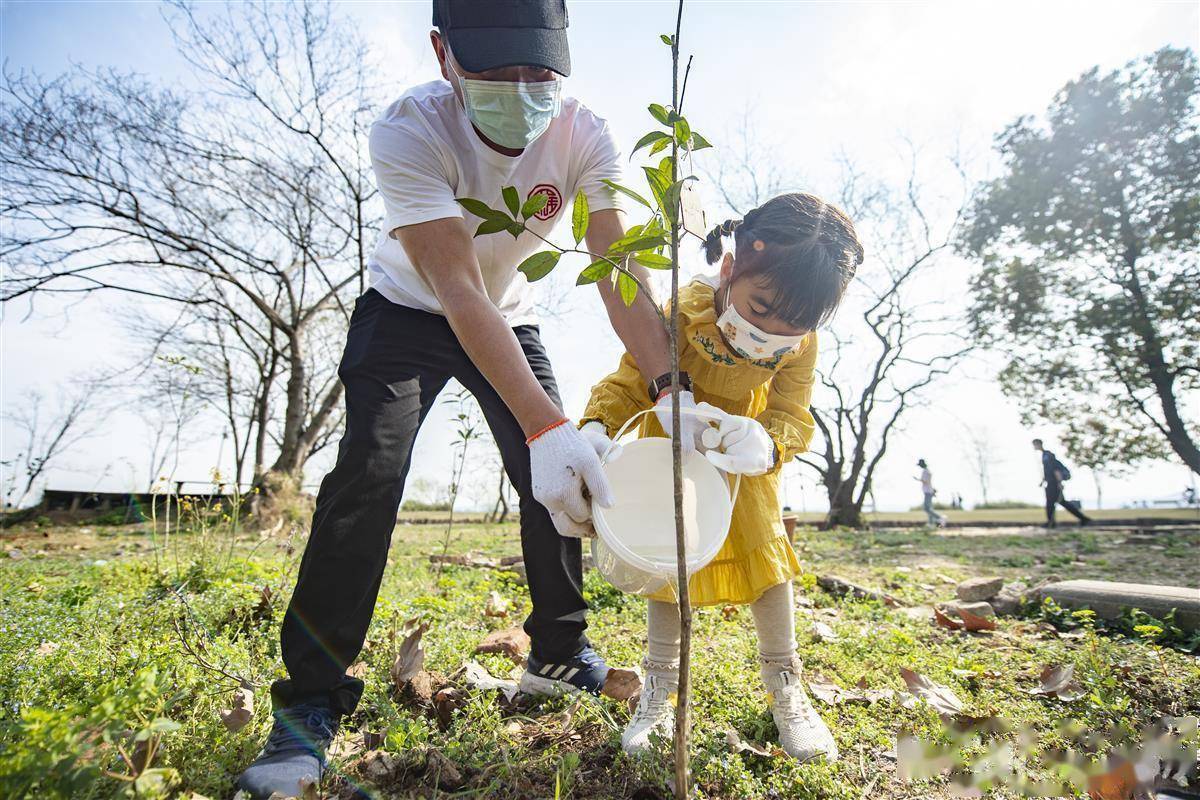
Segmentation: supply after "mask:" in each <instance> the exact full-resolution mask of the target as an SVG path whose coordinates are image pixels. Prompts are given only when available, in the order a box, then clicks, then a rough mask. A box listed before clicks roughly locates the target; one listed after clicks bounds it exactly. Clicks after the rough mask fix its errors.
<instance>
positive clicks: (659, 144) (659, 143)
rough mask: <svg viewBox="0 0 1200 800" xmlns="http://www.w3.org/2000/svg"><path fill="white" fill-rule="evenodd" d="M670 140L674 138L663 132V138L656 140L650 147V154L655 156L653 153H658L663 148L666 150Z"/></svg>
mask: <svg viewBox="0 0 1200 800" xmlns="http://www.w3.org/2000/svg"><path fill="white" fill-rule="evenodd" d="M672 141H674V140H673V139H672V138H671V137H670V136H667V135H666V134H665V133H664V134H663V138H661V139H659V140H658V141H657V142H655V143H654V146H653V147H651V148H650V155H652V156H655V155H658V154H659V153H661V152H662V151H663V150H666V149H667V148H668V147H670V146H671V142H672Z"/></svg>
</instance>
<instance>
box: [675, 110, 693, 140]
mask: <svg viewBox="0 0 1200 800" xmlns="http://www.w3.org/2000/svg"><path fill="white" fill-rule="evenodd" d="M691 138H692V126H691V125H688V121H687V120H686V119H684V118H683V117H680V118H679V119H677V120H675V141H677V142H679V146H680V147H687V143H688V141H689V140H690V139H691Z"/></svg>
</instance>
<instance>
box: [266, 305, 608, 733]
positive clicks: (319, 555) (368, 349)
mask: <svg viewBox="0 0 1200 800" xmlns="http://www.w3.org/2000/svg"><path fill="white" fill-rule="evenodd" d="M514 332H515V333H516V335H517V339H518V340H519V341H520V343H521V348H522V349H523V350H524V352H525V358H526V360H528V362H529V366H530V367H531V368H532V369H533V373H534V375H535V376H537V379H538V381H539V382H540V383H541V384H542V387H543V388H544V389H545V390H546V392H547V393H548V394H549V395H550V397H551V398H552V399H553V400H554V401H555V402H556V403H559V405H561V402H560V400H559V397H558V387H557V386H556V385H555V383H554V375H553V373H552V372H551V370H550V361H549V359H548V358H547V357H546V351H545V349H544V348H543V347H542V342H541V338H540V336H539V333H538V329H537V327H536V326H532V325H523V326H520V327H518V328H516V329H514ZM338 374H339V376H340V377H341V379H342V383H343V384H344V385H345V387H346V432H345V434H344V435H343V436H342V441H341V443H340V445H339V446H338V456H337V463H336V464H335V466H334V468H333V470H332V471H331V472H330V473H329V474H328V475H326V476H325V480H324V481H322V483H321V489H320V492H319V493H318V494H317V506H316V512H315V513H314V514H313V521H312V532H311V534H310V535H309V539H308V546H307V547H306V548H305V550H304V557H303V559H302V560H301V562H300V574H299V576H298V578H297V581H296V589H295V592H294V593H293V594H292V601H291V604H290V605H289V606H288V610H287V613H286V615H285V616H284V620H283V630H282V633H281V636H280V641H281V645H282V652H283V663H284V665H285V666H286V667H287V670H288V674H289V676H290V679H289V680H284V681H277V682H276V683H275V685H274V686H273V687H272V696H273V698H274V700H275V703H276V706H287V705H291V704H294V703H299V702H327V703H328V704H329V705H330V707H331V708H333V709H334V710H335V711H336V712H338V713H341V714H348V713H350V712H351V711H353V709H354V707H355V706H356V705H357V703H358V700H359V697H360V696H361V695H362V689H363V685H362V682H361V681H359V680H357V679H354V678H349V677H347V676H346V674H345V673H346V668H347V667H348V666H349V665H350V664H351V663H352V662H353V661H354V659H355V658H356V657H357V656H358V653H359V651H360V650H361V649H362V645H363V641H364V639H365V638H366V635H367V627H368V626H369V624H370V622H371V615H372V613H373V612H374V609H375V599H376V595H377V594H378V592H379V585H380V582H381V580H382V578H383V568H384V565H385V564H386V560H387V553H388V547H389V545H390V543H391V537H392V529H393V528H394V527H395V526H396V512H397V510H398V509H399V507H400V500H401V496H402V494H403V490H404V480H405V477H406V476H407V474H408V468H409V464H410V461H411V457H412V449H413V441H414V440H415V439H416V436H417V430H418V429H419V428H420V426H421V422H422V421H423V420H424V419H425V416H426V414H428V413H429V409H430V408H431V407H432V406H433V403H434V401H435V400H436V398H437V395H438V393H439V392H440V391H441V390H442V388H443V387H444V386H445V385H446V383H447V382H448V381H449V380H450V378H456V379H457V380H458V382H459V383H461V384H462V385H463V386H464V387H466V388H467V389H468V390H469V391H470V392H471V393H472V394H473V395H474V396H475V399H476V400H477V401H478V402H479V405H480V407H481V408H482V409H483V415H484V418H485V419H486V420H487V423H488V427H489V428H491V431H492V436H493V437H494V438H495V440H496V446H497V447H498V448H499V450H500V456H501V459H502V460H503V462H504V469H505V472H507V473H508V477H509V480H510V481H511V482H512V485H513V486H514V487H515V488H516V490H517V493H518V494H519V495H520V498H521V504H520V507H521V550H522V552H523V553H524V557H525V567H526V574H527V577H528V581H529V594H530V598H531V599H532V601H533V612H532V613H531V614H530V616H529V618H528V619H526V620H525V631H526V632H527V633H528V634H529V636H530V637H531V639H532V640H533V644H532V648H533V652H534V655H536V656H537V658H539V659H541V660H544V661H560V660H564V659H567V658H569V657H570V656H572V655H574V654H575V653H577V652H578V651H579V649H580V648H581V647H583V646H585V645H586V644H587V639H586V638H585V636H584V628H586V627H587V623H586V622H585V620H584V614H585V612H586V610H587V604H586V603H585V602H584V599H583V591H582V589H583V568H582V562H581V554H580V540H578V539H572V538H564V537H562V536H559V535H558V532H557V531H556V530H555V528H554V524H553V523H552V522H551V521H550V515H549V514H548V513H547V511H546V509H545V508H544V507H543V506H542V505H541V504H540V503H538V502H537V501H536V500H534V499H533V492H532V491H531V478H530V469H529V448H528V447H527V446H526V444H525V435H524V433H523V432H522V430H521V427H520V425H518V424H517V420H516V418H514V417H513V415H512V412H510V411H509V410H508V407H507V406H506V405H505V404H504V401H503V400H501V399H500V396H499V395H498V394H497V393H496V391H495V389H493V388H492V386H491V384H490V383H488V381H487V379H486V378H484V377H483V375H482V374H481V373H480V372H479V370H478V369H476V368H475V365H474V364H473V363H471V359H470V358H468V357H467V354H466V352H465V351H464V350H463V349H462V346H461V345H460V344H459V342H458V338H457V337H456V336H455V335H454V332H453V331H452V330H451V328H450V324H449V323H448V322H447V321H446V319H445V317H442V316H440V315H437V314H430V313H426V312H424V311H417V310H415V309H411V308H406V307H404V306H399V305H396V304H394V303H392V302H390V301H389V300H387V299H386V298H384V297H383V296H382V295H380V294H379V293H378V292H376V291H374V290H371V291H368V292H367V293H366V294H364V295H363V296H362V297H360V298H359V300H358V303H357V304H356V305H355V308H354V314H353V316H352V317H351V320H350V331H349V335H348V336H347V339H346V351H345V354H344V355H343V356H342V363H341V366H340V368H339V370H338ZM431 544H432V543H431Z"/></svg>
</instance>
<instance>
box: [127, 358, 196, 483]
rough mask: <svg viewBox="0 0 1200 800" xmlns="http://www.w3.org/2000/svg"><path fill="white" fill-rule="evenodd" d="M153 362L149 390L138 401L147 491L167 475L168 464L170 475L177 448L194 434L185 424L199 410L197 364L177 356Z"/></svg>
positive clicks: (172, 471)
mask: <svg viewBox="0 0 1200 800" xmlns="http://www.w3.org/2000/svg"><path fill="white" fill-rule="evenodd" d="M157 366H158V369H155V370H153V371H152V372H151V374H150V392H149V393H148V396H147V397H146V398H145V399H143V401H142V402H141V403H140V405H141V406H142V409H143V413H142V419H143V421H144V422H145V423H146V430H147V433H148V434H149V438H150V441H149V444H150V463H149V473H148V475H147V478H146V491H147V492H152V491H154V484H155V483H156V482H157V481H159V480H160V479H161V478H163V477H166V476H167V472H168V470H167V465H168V464H171V465H172V466H171V469H170V473H171V475H172V476H173V475H174V473H175V468H176V467H178V464H179V455H180V452H181V451H182V450H183V449H184V447H186V444H187V443H188V442H189V441H191V440H194V439H195V438H196V437H195V434H194V433H191V434H189V431H188V426H189V425H190V424H191V423H193V422H194V421H195V420H196V418H197V416H199V414H200V411H201V406H200V403H199V400H198V398H197V396H196V384H197V382H198V381H197V378H198V376H199V373H200V370H199V368H198V367H196V366H195V365H193V364H190V363H188V361H187V360H186V359H184V358H179V357H176V358H167V357H160V359H159V363H158V365H157Z"/></svg>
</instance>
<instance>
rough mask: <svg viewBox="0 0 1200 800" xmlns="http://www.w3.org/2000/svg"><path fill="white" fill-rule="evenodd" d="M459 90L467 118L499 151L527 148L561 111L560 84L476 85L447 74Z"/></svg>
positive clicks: (545, 82)
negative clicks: (452, 78) (455, 81)
mask: <svg viewBox="0 0 1200 800" xmlns="http://www.w3.org/2000/svg"><path fill="white" fill-rule="evenodd" d="M450 73H451V74H452V75H454V78H455V80H457V81H458V85H459V88H460V89H461V90H462V98H463V106H464V107H465V108H466V111H467V118H468V119H470V120H471V122H472V123H474V124H475V127H476V128H478V129H479V132H480V133H482V134H483V135H484V136H486V137H487V138H488V139H490V140H491V141H493V142H495V143H496V144H498V145H500V146H501V147H510V148H512V149H514V150H520V149H523V148H525V147H528V146H529V145H530V144H532V143H533V142H534V140H536V139H537V138H538V137H539V136H541V135H542V134H543V133H545V132H546V129H547V128H549V127H550V121H551V120H552V119H554V118H555V117H557V116H558V112H559V111H561V110H562V82H561V81H560V80H559V79H558V78H555V79H554V80H552V81H539V82H538V83H518V82H516V81H477V80H470V79H467V78H464V77H462V76H461V75H459V74H458V72H457V71H455V70H454V69H451V70H450Z"/></svg>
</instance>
